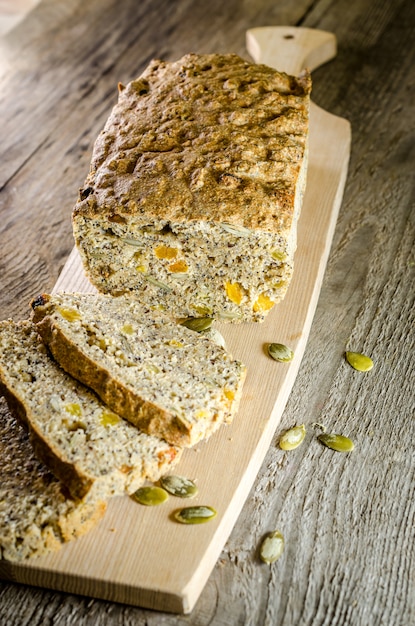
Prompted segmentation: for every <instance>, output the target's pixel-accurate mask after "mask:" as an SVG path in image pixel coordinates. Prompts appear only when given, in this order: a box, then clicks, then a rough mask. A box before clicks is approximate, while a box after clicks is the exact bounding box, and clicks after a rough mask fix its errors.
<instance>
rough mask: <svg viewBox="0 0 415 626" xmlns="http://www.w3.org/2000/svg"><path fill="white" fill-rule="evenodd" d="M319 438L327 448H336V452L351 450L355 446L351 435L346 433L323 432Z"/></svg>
mask: <svg viewBox="0 0 415 626" xmlns="http://www.w3.org/2000/svg"><path fill="white" fill-rule="evenodd" d="M317 439H318V440H319V441H320V442H321V443H322V444H323V445H325V446H327V448H331V450H336V452H351V451H352V450H353V448H354V443H353V441H352V440H351V439H349V437H345V436H344V435H336V434H334V433H322V434H321V435H319V436H318V437H317Z"/></svg>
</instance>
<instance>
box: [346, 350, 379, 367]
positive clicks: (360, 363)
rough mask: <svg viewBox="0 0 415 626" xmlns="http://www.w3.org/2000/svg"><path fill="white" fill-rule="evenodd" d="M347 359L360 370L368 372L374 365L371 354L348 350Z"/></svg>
mask: <svg viewBox="0 0 415 626" xmlns="http://www.w3.org/2000/svg"><path fill="white" fill-rule="evenodd" d="M346 360H347V362H348V363H349V364H350V365H351V366H352V367H353V368H354V369H355V370H357V371H358V372H368V371H369V370H371V369H372V367H373V361H372V359H371V358H370V356H366V355H365V354H360V353H359V352H346Z"/></svg>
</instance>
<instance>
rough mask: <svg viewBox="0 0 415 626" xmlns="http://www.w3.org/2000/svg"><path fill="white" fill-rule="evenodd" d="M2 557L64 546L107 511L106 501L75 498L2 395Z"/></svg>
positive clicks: (23, 556) (31, 554) (14, 558)
mask: <svg viewBox="0 0 415 626" xmlns="http://www.w3.org/2000/svg"><path fill="white" fill-rule="evenodd" d="M0 456H1V482H0V558H2V559H5V560H8V561H22V560H24V559H27V558H29V557H38V556H43V555H46V554H48V553H49V552H51V551H55V550H59V548H60V547H61V546H62V544H63V543H65V542H66V541H70V540H71V539H75V538H76V537H79V536H80V535H83V534H84V533H86V532H87V531H88V530H89V529H90V528H92V527H93V526H94V525H95V524H96V523H97V522H98V520H99V519H100V518H101V517H102V515H103V514H104V512H105V509H106V503H105V502H101V501H95V500H94V499H93V498H90V497H89V496H87V497H86V498H85V499H84V500H73V499H72V498H71V497H70V495H69V492H68V490H67V488H66V487H65V486H64V485H63V483H62V482H60V481H59V480H58V479H57V478H55V477H54V476H53V474H51V472H50V471H49V470H48V469H46V467H45V466H44V465H43V464H42V463H41V462H40V461H39V460H38V459H37V457H36V456H35V454H34V452H33V448H32V446H31V444H30V442H29V437H28V434H27V432H26V430H25V429H24V428H23V425H22V424H20V423H19V422H16V420H15V418H14V417H13V416H12V415H11V413H10V412H9V411H8V409H7V405H6V402H5V401H4V398H0Z"/></svg>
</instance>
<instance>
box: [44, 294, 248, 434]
mask: <svg viewBox="0 0 415 626" xmlns="http://www.w3.org/2000/svg"><path fill="white" fill-rule="evenodd" d="M32 307H33V320H34V322H35V323H36V326H37V328H38V331H39V333H40V335H41V336H42V338H43V340H44V342H45V343H46V344H47V345H48V347H49V348H50V350H51V352H52V354H53V356H54V357H55V359H56V360H57V361H58V362H59V363H60V364H61V366H62V367H63V368H64V369H65V370H66V371H67V372H69V373H70V374H71V375H72V376H74V377H75V378H77V379H78V380H80V381H82V382H83V383H84V384H85V385H88V386H89V387H91V388H92V389H93V390H94V391H95V392H96V393H97V394H98V395H99V396H100V398H101V399H102V400H103V401H104V402H105V403H106V404H107V405H108V406H109V407H110V408H111V409H112V410H113V411H115V412H116V413H118V414H119V415H122V416H123V417H125V418H126V419H127V420H129V421H130V422H132V423H133V424H135V425H137V426H138V427H139V428H140V429H141V430H143V431H144V432H147V433H149V434H157V435H159V436H161V437H163V438H165V439H166V440H168V441H170V442H171V443H174V444H178V445H181V446H190V445H193V444H195V443H196V442H197V441H200V440H201V439H205V438H206V437H208V436H209V435H210V434H212V433H213V432H214V431H215V430H216V429H217V428H218V427H219V426H220V424H222V423H223V422H230V421H231V419H232V418H233V416H234V414H235V412H236V411H237V408H238V404H239V400H240V397H241V393H242V386H243V382H244V378H245V373H246V371H245V367H244V365H243V364H242V363H241V362H240V361H238V360H235V359H233V358H232V357H231V355H230V354H229V353H227V352H226V350H225V349H224V348H223V347H221V346H219V345H217V344H216V343H214V342H213V341H211V340H210V339H209V338H207V337H205V336H201V335H200V334H199V333H196V332H194V331H192V330H189V329H188V328H185V327H184V326H182V325H181V324H178V323H176V322H175V321H173V320H172V319H171V318H169V317H167V316H166V315H164V314H163V313H161V312H159V311H154V310H152V309H151V308H150V307H148V306H145V305H143V304H141V303H139V302H138V301H137V300H135V299H133V298H131V297H123V296H120V297H118V298H115V297H112V296H105V295H96V294H55V295H42V296H39V297H38V298H36V299H35V300H34V301H33V302H32Z"/></svg>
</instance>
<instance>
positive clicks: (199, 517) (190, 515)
mask: <svg viewBox="0 0 415 626" xmlns="http://www.w3.org/2000/svg"><path fill="white" fill-rule="evenodd" d="M216 514H217V513H216V511H215V509H213V508H212V507H211V506H203V505H202V506H188V507H186V508H184V509H180V510H179V511H176V512H175V514H174V517H175V519H176V520H177V521H178V522H180V523H181V524H204V523H205V522H209V521H210V520H211V519H213V518H214V517H216Z"/></svg>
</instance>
